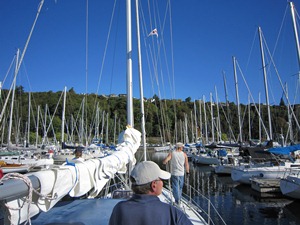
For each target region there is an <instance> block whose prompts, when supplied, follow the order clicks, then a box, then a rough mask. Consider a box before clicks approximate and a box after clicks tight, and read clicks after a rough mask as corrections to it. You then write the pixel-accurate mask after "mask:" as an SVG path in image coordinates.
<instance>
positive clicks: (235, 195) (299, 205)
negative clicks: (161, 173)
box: [148, 152, 300, 225]
mask: <svg viewBox="0 0 300 225" xmlns="http://www.w3.org/2000/svg"><path fill="white" fill-rule="evenodd" d="M166 155H167V153H164V152H152V154H149V155H148V160H153V161H155V162H157V163H158V164H159V165H160V166H161V167H162V168H164V165H162V160H163V159H164V158H165V157H166ZM164 169H166V168H164ZM186 182H189V183H190V184H191V185H192V186H193V187H194V188H195V189H197V190H198V191H199V192H201V193H202V194H203V195H204V196H206V197H207V198H208V199H210V201H211V202H212V204H213V205H214V206H215V207H216V209H217V210H218V212H219V213H220V215H221V216H222V217H223V219H224V220H225V222H226V224H228V225H233V224H245V225H248V224H249V225H260V224H261V225H275V224H278V225H294V224H295V225H296V224H300V201H295V200H293V199H289V198H286V197H284V196H282V195H281V194H279V193H278V194H261V193H259V192H257V191H254V190H252V189H251V187H250V186H247V185H240V184H238V183H235V182H233V181H232V180H231V177H230V176H219V175H216V174H215V173H214V172H213V168H212V167H210V166H198V165H193V164H192V163H191V162H190V176H189V179H188V180H187V179H186ZM194 199H195V200H196V201H197V202H198V203H199V204H200V205H201V207H203V208H205V207H207V202H204V201H203V198H201V197H198V196H194ZM212 216H214V214H212ZM215 222H216V221H215ZM216 224H222V223H221V222H218V221H217V222H216Z"/></svg>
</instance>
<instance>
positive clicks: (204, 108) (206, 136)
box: [203, 95, 208, 144]
mask: <svg viewBox="0 0 300 225" xmlns="http://www.w3.org/2000/svg"><path fill="white" fill-rule="evenodd" d="M203 110H204V124H205V138H206V144H208V135H207V119H206V106H205V96H204V95H203Z"/></svg>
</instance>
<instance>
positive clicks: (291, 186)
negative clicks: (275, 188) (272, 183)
mask: <svg viewBox="0 0 300 225" xmlns="http://www.w3.org/2000/svg"><path fill="white" fill-rule="evenodd" d="M280 190H281V192H282V194H283V195H285V196H288V197H291V198H295V199H300V178H299V177H298V176H296V175H288V176H287V177H286V178H284V179H281V180H280Z"/></svg>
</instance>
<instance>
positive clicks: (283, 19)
mask: <svg viewBox="0 0 300 225" xmlns="http://www.w3.org/2000/svg"><path fill="white" fill-rule="evenodd" d="M288 8H289V6H288V5H287V6H286V8H285V12H284V15H283V18H282V22H281V25H280V28H279V32H278V36H277V39H276V42H275V46H274V50H273V53H272V57H273V56H274V54H275V51H276V49H277V45H278V42H279V37H280V34H281V33H282V29H283V25H284V21H285V18H286V15H287V11H288Z"/></svg>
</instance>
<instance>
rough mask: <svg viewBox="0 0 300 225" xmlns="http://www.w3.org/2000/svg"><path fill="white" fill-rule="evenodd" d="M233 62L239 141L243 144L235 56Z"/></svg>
mask: <svg viewBox="0 0 300 225" xmlns="http://www.w3.org/2000/svg"><path fill="white" fill-rule="evenodd" d="M232 61H233V72H234V83H235V94H236V104H237V107H238V118H239V141H240V143H241V144H242V142H243V136H242V121H241V108H240V98H239V87H238V81H237V74H236V59H235V57H234V56H233V57H232Z"/></svg>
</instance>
